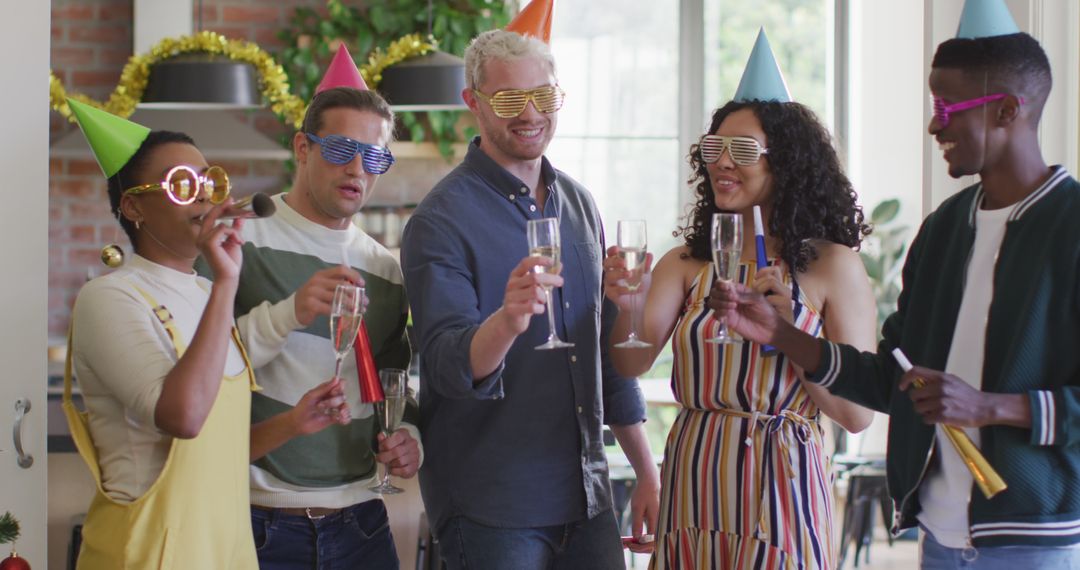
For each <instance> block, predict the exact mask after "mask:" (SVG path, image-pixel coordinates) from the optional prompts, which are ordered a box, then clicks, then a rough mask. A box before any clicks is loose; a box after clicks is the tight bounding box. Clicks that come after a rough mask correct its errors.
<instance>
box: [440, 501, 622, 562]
mask: <svg viewBox="0 0 1080 570" xmlns="http://www.w3.org/2000/svg"><path fill="white" fill-rule="evenodd" d="M439 548H440V552H441V553H442V557H443V562H445V563H446V567H447V569H448V570H458V569H464V568H468V569H469V570H488V569H490V570H502V569H504V568H513V569H515V570H549V569H554V570H572V569H578V568H581V569H585V568H589V569H595V570H607V569H610V568H619V569H622V568H626V563H625V562H624V561H623V560H624V559H623V549H622V542H621V541H620V540H619V528H618V525H616V523H615V515H614V513H613V512H612V511H610V510H608V511H604V512H602V513H600V514H598V515H596V516H595V517H593V518H591V519H587V520H582V521H578V522H573V523H569V524H560V525H555V526H545V527H538V528H497V527H490V526H485V525H482V524H479V523H477V522H474V521H472V520H469V519H467V518H465V517H461V516H459V517H454V518H452V519H450V520H449V521H447V522H446V524H444V525H443V526H442V529H441V530H440V531H439Z"/></svg>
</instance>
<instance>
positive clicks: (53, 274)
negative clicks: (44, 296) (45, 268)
mask: <svg viewBox="0 0 1080 570" xmlns="http://www.w3.org/2000/svg"><path fill="white" fill-rule="evenodd" d="M201 4H202V6H201V24H202V29H205V30H210V31H215V32H218V33H221V34H224V35H226V36H229V37H231V38H237V39H247V40H251V41H255V42H256V43H258V44H259V45H260V46H261V47H263V48H264V49H266V50H268V51H271V52H273V51H276V50H277V49H278V48H280V46H281V43H280V41H279V40H278V39H277V37H276V33H277V31H278V30H279V29H281V28H282V27H283V26H284V25H285V24H286V23H287V22H288V18H289V16H290V15H291V13H292V10H293V8H295V7H296V6H298V5H311V6H321V5H323V4H324V2H323V1H321V0H203V1H202V2H201ZM194 6H195V7H194V11H195V14H194V16H195V18H194V19H195V26H196V27H198V26H199V23H200V13H199V12H200V2H199V1H198V0H196V1H195V3H194ZM132 33H133V31H132V0H52V45H51V47H52V53H51V61H50V64H51V66H52V69H53V72H54V73H55V74H56V76H57V77H58V78H59V79H60V80H61V81H62V82H63V84H64V87H65V88H66V89H67V90H68V91H71V92H79V93H85V94H87V95H89V96H91V97H93V98H95V99H97V100H99V101H100V100H104V99H106V98H107V97H108V95H109V94H110V93H111V92H112V90H113V88H114V87H115V86H116V83H117V81H118V80H119V78H120V71H121V69H123V66H124V64H126V63H127V60H128V58H129V57H130V56H131V55H132ZM237 116H238V118H241V120H244V121H247V122H249V123H250V124H252V125H253V126H255V128H257V129H258V130H260V131H262V132H263V133H265V134H267V135H268V136H270V137H272V138H274V139H275V140H276V139H277V138H278V137H279V136H280V135H281V134H283V133H286V132H287V129H286V128H285V127H284V126H283V125H282V124H281V123H280V122H279V121H278V120H277V119H276V118H275V117H274V116H273V115H272V114H271V113H270V112H268V111H265V110H260V111H256V112H252V113H238V114H237ZM77 128H78V127H77V126H75V125H74V124H72V123H69V122H68V121H66V120H65V119H64V118H63V117H61V116H60V115H59V114H57V113H51V118H50V124H49V134H50V140H51V141H52V142H55V141H57V140H59V139H60V138H62V137H63V136H65V135H66V134H68V133H70V132H72V131H73V130H75V129H77ZM222 166H224V167H225V168H226V169H227V170H228V171H229V173H230V174H231V175H232V176H233V177H234V179H236V184H237V186H241V185H243V184H244V178H245V177H251V179H257V180H259V181H260V183H262V184H264V185H265V181H266V180H267V178H268V177H270V178H271V179H272V178H273V177H280V178H281V179H282V181H283V182H284V168H283V166H282V165H281V164H279V163H267V162H265V161H262V162H256V161H252V162H240V163H227V164H222ZM111 242H116V243H120V244H121V245H122V246H123V247H124V248H125V250H127V251H129V252H130V246H129V244H128V243H127V240H126V238H125V237H124V235H123V232H121V231H119V225H118V224H117V223H116V221H115V220H114V219H113V218H112V216H111V214H110V212H109V207H108V197H107V195H106V193H105V180H104V178H103V177H102V175H101V170H100V169H99V168H98V166H97V163H96V162H95V161H94V160H93V158H92V157H87V158H86V159H63V158H55V157H54V158H51V159H50V161H49V267H50V271H49V335H50V337H53V338H62V337H63V336H64V335H65V334H66V331H67V326H68V320H69V316H70V311H71V306H72V304H73V303H74V301H75V295H76V294H77V293H78V291H79V288H80V287H81V286H82V284H83V283H84V282H85V281H86V278H87V275H88V273H89V274H94V275H99V274H101V273H102V272H104V271H105V270H106V269H105V267H104V266H103V265H101V262H100V261H99V255H100V251H101V247H102V246H103V245H105V244H106V243H111Z"/></svg>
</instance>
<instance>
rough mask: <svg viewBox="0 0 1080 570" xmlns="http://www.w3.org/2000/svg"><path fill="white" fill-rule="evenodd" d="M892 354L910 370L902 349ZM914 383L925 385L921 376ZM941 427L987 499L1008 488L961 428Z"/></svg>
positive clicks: (901, 365)
mask: <svg viewBox="0 0 1080 570" xmlns="http://www.w3.org/2000/svg"><path fill="white" fill-rule="evenodd" d="M892 355H893V358H895V359H896V362H897V363H899V364H900V368H901V369H902V370H903V371H904V372H907V371H909V370H911V361H910V360H908V358H907V356H906V355H905V354H904V351H902V350H900V348H899V347H897V348H894V349H893V351H892ZM914 384H915V387H916V388H922V387H923V386H925V385H926V382H924V381H923V379H922V378H916V379H915V382H914ZM941 429H942V431H944V432H945V435H946V436H947V437H948V438H949V441H950V442H952V444H953V447H954V448H956V453H957V454H958V455H959V456H960V459H961V460H963V462H964V465H967V468H968V470H969V471H971V475H972V476H973V477H974V478H975V484H976V485H978V486H979V490H980V491H982V494H983V495H984V496H985V497H986V498H987V499H992V498H994V496H995V495H997V494H998V493H1000V492H1002V491H1004V490H1005V489H1007V488H1008V485H1007V484H1005V480H1004V479H1002V478H1001V475H999V474H998V472H997V471H995V470H994V468H993V467H992V466H991V465H990V462H989V461H987V460H986V457H985V456H983V454H982V452H980V451H979V448H978V447H975V444H974V443H973V442H972V441H971V438H970V437H968V435H967V434H966V433H964V431H963V430H961V429H960V428H958V427H956V426H951V425H942V426H941Z"/></svg>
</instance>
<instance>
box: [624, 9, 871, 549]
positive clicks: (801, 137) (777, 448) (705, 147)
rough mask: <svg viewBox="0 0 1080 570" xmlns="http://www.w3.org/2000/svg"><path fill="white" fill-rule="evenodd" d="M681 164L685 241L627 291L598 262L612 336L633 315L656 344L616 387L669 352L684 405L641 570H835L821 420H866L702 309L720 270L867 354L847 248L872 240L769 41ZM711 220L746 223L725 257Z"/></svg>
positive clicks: (858, 267) (630, 354)
mask: <svg viewBox="0 0 1080 570" xmlns="http://www.w3.org/2000/svg"><path fill="white" fill-rule="evenodd" d="M689 155H690V156H689V159H690V165H691V168H692V169H693V171H694V177H693V180H692V183H694V184H695V196H696V199H697V200H696V203H695V204H694V207H693V209H692V210H691V212H690V214H689V216H688V220H687V222H688V223H687V224H686V226H685V227H683V228H680V232H679V233H681V234H682V236H683V238H684V241H685V244H684V245H682V246H680V247H676V248H674V249H672V250H671V251H669V252H668V253H667V254H666V255H664V257H663V258H662V259H661V260H660V262H659V263H658V264H657V266H656V269H655V271H651V272H650V270H649V269H650V268H649V265H650V263H651V260H646V261H645V262H644V272H645V276H644V277H642V278H641V284H640V285H639V286H638V287H637V289H636V291H631V290H630V289H628V288H627V287H626V286H625V285H626V283H625V281H623V280H624V279H626V278H628V276H629V271H628V267H627V265H626V262H625V261H623V260H622V259H621V258H620V256H619V253H620V252H619V251H618V248H611V250H610V251H609V252H608V257H607V258H606V259H605V260H604V267H605V290H606V293H607V295H608V297H609V298H611V299H612V300H613V301H615V302H617V303H618V304H619V305H620V313H619V317H618V319H617V321H616V324H615V327H614V329H613V331H612V333H611V339H612V340H613V341H614V342H618V341H620V340H622V339H624V338H627V333H628V323H629V321H630V317H629V316H628V313H629V312H630V311H633V310H635V308H636V310H637V311H639V313H638V315H637V318H636V320H637V322H639V323H640V322H644V326H643V327H639V328H638V331H639V333H641V336H642V337H643V340H645V341H646V342H649V343H651V344H652V347H651V348H638V349H633V350H627V349H619V348H613V349H612V350H611V354H612V359H613V360H614V361H615V365H616V367H617V368H618V370H619V372H620V373H622V374H623V375H624V376H638V375H640V374H642V373H644V372H646V371H648V370H649V368H651V367H652V364H653V362H654V361H655V359H656V357H657V355H658V354H659V352H660V350H661V349H662V348H663V347H664V345H665V344H667V341H668V339H671V343H672V344H671V345H672V352H673V354H674V360H673V368H672V374H671V385H672V389H673V390H674V392H675V397H676V399H677V400H678V401H679V403H680V404H681V405H682V409H681V410H680V412H679V416H678V417H677V418H676V420H675V422H674V423H673V425H672V428H671V432H670V434H669V435H668V438H667V444H666V447H665V450H664V464H663V468H662V474H661V492H660V496H661V499H660V516H659V521H658V528H657V533H656V546H655V554H654V556H653V560H652V566H651V568H728V569H735V568H738V569H743V568H755V569H781V568H782V569H789V568H799V569H830V568H835V567H836V564H837V556H836V542H835V540H834V535H835V533H834V532H833V530H834V528H835V527H834V525H833V519H834V517H833V505H832V473H831V472H830V470H829V460H828V452H827V450H826V445H825V437H824V430H823V429H822V418H821V416H822V415H823V414H824V415H827V416H829V417H830V418H832V419H833V420H835V421H836V422H837V423H839V424H840V425H842V426H843V427H845V428H847V429H848V430H850V431H855V432H857V431H860V430H862V429H863V428H865V427H866V426H867V425H868V424H869V423H870V419H871V417H872V415H871V413H870V411H869V410H867V409H866V408H862V407H860V406H857V405H855V404H853V403H850V402H848V401H846V400H843V399H841V398H839V397H837V396H833V395H830V394H829V393H828V392H827V391H825V390H824V389H822V388H820V387H817V386H813V385H811V384H808V383H806V382H804V381H803V378H802V371H801V370H800V369H799V368H798V367H796V366H795V365H794V364H793V363H792V362H791V360H790V359H789V358H788V357H787V356H786V355H785V354H782V353H780V354H776V353H772V351H770V350H769V348H770V347H767V346H765V345H762V344H758V343H753V342H750V341H745V340H743V339H736V338H730V337H729V338H727V339H724V340H725V342H726V343H716V342H717V340H718V339H719V338H720V337H721V336H723V334H722V331H723V323H722V321H721V319H720V318H719V316H718V315H717V314H716V313H715V312H714V311H712V310H711V309H710V308H709V306H708V301H709V298H710V292H711V290H712V287H713V285H714V283H719V282H720V278H719V277H718V275H717V274H718V273H720V270H719V269H718V268H717V267H716V266H717V265H719V266H720V267H723V266H724V265H728V266H729V268H730V270H731V271H730V272H726V273H725V275H724V278H725V279H732V280H733V281H735V282H738V283H743V284H746V285H748V286H751V287H753V288H754V289H756V290H758V291H761V292H763V293H765V294H766V295H767V298H768V299H769V302H770V303H771V304H772V305H773V306H775V307H777V309H778V310H779V311H780V313H781V314H782V315H783V316H784V319H785V320H786V321H789V322H791V323H792V324H793V325H794V326H796V327H798V328H799V329H800V330H803V331H806V332H808V333H810V334H812V335H815V336H825V337H828V338H831V339H844V342H848V343H851V344H856V345H858V346H862V347H864V348H869V347H872V346H873V342H874V317H873V315H874V304H873V303H874V301H873V295H872V293H871V291H870V284H869V281H868V280H867V278H866V273H865V270H864V269H863V266H862V262H861V261H860V259H859V256H858V254H856V253H855V251H853V250H852V248H853V247H857V246H858V244H859V242H860V241H861V239H862V237H863V235H865V234H866V233H867V232H868V231H869V228H868V227H867V226H866V225H864V224H863V222H862V220H863V217H862V209H861V208H860V207H859V206H858V204H857V203H856V200H855V198H856V197H855V192H854V191H853V190H852V188H851V183H850V182H849V181H848V179H847V177H846V176H844V173H843V171H842V170H841V168H840V161H839V158H838V157H837V154H836V151H835V150H834V149H833V147H832V144H831V142H830V137H829V134H828V131H826V130H825V127H823V126H822V125H821V123H820V122H819V121H818V120H817V119H816V117H814V114H813V112H811V111H810V110H809V109H807V108H806V107H805V106H803V105H801V104H799V103H797V102H794V101H792V99H791V96H790V94H789V93H788V89H787V86H786V84H785V82H784V78H783V76H782V75H781V73H780V69H779V66H778V65H777V63H776V60H775V58H774V57H773V53H772V50H771V49H770V47H769V43H768V40H767V39H766V37H765V33H764V30H762V32H760V33H759V34H758V38H757V42H756V43H755V45H754V48H753V50H752V51H751V53H750V58H749V61H748V62H747V65H746V70H745V71H744V73H743V76H742V80H741V81H740V82H739V86H738V89H737V90H736V92H735V97H734V99H733V100H731V101H729V102H728V103H726V104H725V105H724V106H722V107H720V108H719V109H717V110H716V111H715V112H714V113H713V116H712V121H711V125H710V126H709V130H708V131H707V132H706V134H705V135H704V136H703V137H702V138H701V141H700V142H699V143H698V144H695V145H693V146H691V147H690V153H689ZM721 213H723V214H724V216H722V217H721V219H728V220H737V219H741V220H744V221H743V222H742V224H741V227H739V224H737V223H732V224H731V225H730V227H731V228H732V229H731V231H730V235H731V236H732V237H734V238H738V239H733V240H731V243H730V244H727V243H722V242H721V243H716V244H714V241H713V240H712V239H711V238H712V235H711V233H710V230H711V229H712V227H715V226H713V224H716V222H714V216H716V215H719V214H721ZM755 214H756V215H755ZM736 216H741V218H740V217H736ZM755 217H756V218H758V219H759V220H760V221H761V222H763V223H761V224H760V226H761V230H760V232H756V231H755V224H752V223H751V220H753V219H754V218H755ZM721 227H723V226H721ZM715 246H720V247H715ZM714 252H715V253H716V261H715V262H714V259H713V254H714ZM629 269H635V268H629ZM635 295H636V296H637V297H638V299H637V300H636V301H635V302H631V297H632V296H635ZM642 299H644V302H642ZM642 307H644V308H643V309H642Z"/></svg>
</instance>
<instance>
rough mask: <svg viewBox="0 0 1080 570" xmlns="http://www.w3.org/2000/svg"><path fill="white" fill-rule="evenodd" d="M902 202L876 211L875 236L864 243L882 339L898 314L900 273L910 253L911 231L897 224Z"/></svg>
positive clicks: (873, 216)
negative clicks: (885, 326) (883, 326)
mask: <svg viewBox="0 0 1080 570" xmlns="http://www.w3.org/2000/svg"><path fill="white" fill-rule="evenodd" d="M899 214H900V200H896V199H892V200H885V201H884V202H881V203H880V204H878V205H877V206H875V207H874V211H873V212H872V213H871V214H870V223H871V225H873V226H874V232H873V233H872V234H870V235H869V236H867V238H866V239H865V240H864V241H863V248H862V251H860V252H859V257H861V258H862V262H863V265H864V266H865V267H866V274H867V276H869V277H870V285H871V287H872V288H873V291H874V298H875V299H876V301H877V316H878V335H880V334H881V326H880V325H881V324H882V323H883V322H884V321H885V318H886V317H888V316H889V315H891V314H892V313H893V311H895V310H896V299H897V297H899V296H900V283H899V281H900V271H901V270H902V269H903V263H904V254H906V253H907V233H908V227H907V226H905V225H903V224H900V223H899V222H897V220H896V217H897V216H898V215H899Z"/></svg>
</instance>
